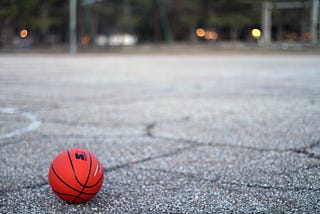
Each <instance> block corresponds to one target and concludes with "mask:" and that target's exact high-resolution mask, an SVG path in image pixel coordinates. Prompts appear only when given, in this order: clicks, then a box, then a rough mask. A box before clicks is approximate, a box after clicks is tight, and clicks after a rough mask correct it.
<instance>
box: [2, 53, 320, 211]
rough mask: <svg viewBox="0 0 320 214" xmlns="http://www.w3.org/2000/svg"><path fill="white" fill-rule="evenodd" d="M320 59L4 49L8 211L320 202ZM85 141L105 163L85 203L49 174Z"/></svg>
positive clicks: (304, 207) (246, 207)
mask: <svg viewBox="0 0 320 214" xmlns="http://www.w3.org/2000/svg"><path fill="white" fill-rule="evenodd" d="M319 68H320V57H319V56H318V55H301V54H300V55H299V54H292V55H290V54H287V55H280V54H276V55H268V54H256V55H250V54H248V55H240V54H231V53H230V54H223V55H218V54H212V55H192V56H190V55H189V56H188V55H177V56H174V55H170V54H169V55H165V54H163V55H149V56H148V55H79V56H68V55H44V56H41V55H17V56H15V55H0V158H1V165H0V166H1V168H0V213H36V212H37V213H72V212H80V213H163V212H165V213H168V212H169V213H210V212H211V213H217V212H218V213H219V212H241V213H243V212H244V213H252V212H266V213H280V212H281V213H282V212H298V213H319V212H320V173H319V169H320V84H319V82H320V71H319ZM26 116H27V117H26ZM72 147H84V148H87V149H88V150H90V151H91V152H93V153H94V154H95V155H96V156H97V157H98V159H99V160H100V161H101V162H102V164H103V166H104V171H105V180H104V184H103V187H102V189H101V191H100V192H99V194H98V195H97V196H96V197H95V198H94V199H92V200H91V201H89V202H87V203H85V204H80V205H69V204H66V203H65V202H63V201H61V200H60V199H58V198H57V197H56V196H55V195H54V194H53V192H52V191H51V189H50V187H49V184H48V181H47V174H48V170H49V166H50V163H51V161H52V160H53V158H54V157H55V156H56V155H57V154H59V153H60V152H61V151H63V150H66V149H67V148H72Z"/></svg>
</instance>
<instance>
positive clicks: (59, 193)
mask: <svg viewBox="0 0 320 214" xmlns="http://www.w3.org/2000/svg"><path fill="white" fill-rule="evenodd" d="M53 191H54V190H53ZM54 193H56V194H58V195H64V196H70V197H76V195H72V194H66V193H61V192H57V191H54ZM79 199H80V200H82V201H83V202H86V200H85V199H83V198H81V197H79Z"/></svg>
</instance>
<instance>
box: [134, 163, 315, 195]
mask: <svg viewBox="0 0 320 214" xmlns="http://www.w3.org/2000/svg"><path fill="white" fill-rule="evenodd" d="M138 169H139V170H142V171H154V172H162V173H166V174H172V175H174V176H181V177H186V178H188V179H191V180H198V181H204V182H207V183H212V184H217V185H230V186H237V187H248V188H254V189H275V190H279V191H286V192H287V191H296V192H298V191H314V192H318V191H320V188H309V187H291V188H290V187H281V186H273V185H269V184H253V183H240V182H228V181H224V180H223V179H222V176H217V178H215V179H206V178H203V177H200V176H197V175H195V174H193V173H184V172H177V171H171V170H165V169H152V168H138Z"/></svg>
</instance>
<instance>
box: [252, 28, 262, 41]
mask: <svg viewBox="0 0 320 214" xmlns="http://www.w3.org/2000/svg"><path fill="white" fill-rule="evenodd" d="M251 35H252V36H253V37H254V38H256V39H259V38H260V37H261V30H259V29H257V28H254V29H252V30H251Z"/></svg>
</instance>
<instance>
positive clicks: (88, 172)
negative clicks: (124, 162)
mask: <svg viewBox="0 0 320 214" xmlns="http://www.w3.org/2000/svg"><path fill="white" fill-rule="evenodd" d="M48 177H49V184H50V186H51V188H52V190H53V192H54V193H55V194H56V195H57V196H58V197H59V198H61V199H62V200H64V201H66V202H68V203H74V204H79V203H84V202H86V201H89V200H90V199H91V198H93V197H94V196H95V195H96V194H97V193H98V192H99V190H100V189H101V186H102V183H103V179H104V175H103V168H102V164H101V163H100V161H99V160H98V159H97V158H96V156H95V155H94V154H92V153H90V152H89V151H88V150H86V149H79V148H73V149H69V150H67V151H63V152H61V153H60V154H59V155H58V156H57V157H56V158H55V159H54V160H53V161H52V163H51V166H50V169H49V174H48Z"/></svg>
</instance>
